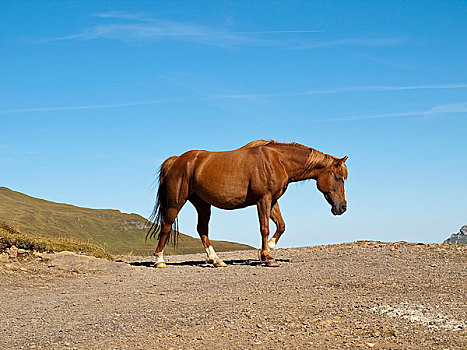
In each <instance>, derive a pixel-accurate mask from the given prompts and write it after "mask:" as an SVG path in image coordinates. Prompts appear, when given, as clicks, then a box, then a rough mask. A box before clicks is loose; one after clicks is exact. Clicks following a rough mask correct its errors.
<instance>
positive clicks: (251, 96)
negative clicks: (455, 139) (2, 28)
mask: <svg viewBox="0 0 467 350" xmlns="http://www.w3.org/2000/svg"><path fill="white" fill-rule="evenodd" d="M463 88H467V84H464V83H459V84H433V85H407V86H388V85H368V86H350V87H342V88H335V89H327V90H309V91H301V92H300V91H299V92H290V93H288V92H279V93H272V94H261V93H257V94H225V95H211V96H205V97H197V98H188V97H186V98H182V97H181V98H173V99H159V100H148V101H135V102H123V103H106V104H91V105H74V106H48V107H30V108H10V109H1V110H0V114H12V113H33V112H54V111H74V110H87V109H107V108H121V107H135V106H144V105H157V104H164V103H174V102H190V101H199V100H204V101H213V100H223V99H224V100H229V99H250V100H251V99H261V98H281V97H299V96H308V95H323V94H339V93H351V92H359V91H403V90H434V89H463ZM447 106H450V107H451V108H452V107H454V109H455V110H458V109H459V108H458V106H457V105H455V104H454V105H440V106H438V107H437V108H438V109H433V111H432V112H430V113H428V114H434V113H435V112H436V113H454V112H451V111H450V110H448V109H447ZM441 108H444V112H443V109H441ZM415 113H422V114H427V112H415ZM455 113H458V112H455ZM391 115H392V114H391ZM410 115H414V114H413V113H411V114H410ZM381 116H382V117H385V116H386V115H381ZM388 116H389V115H388ZM397 116H398V115H393V117H397ZM401 116H403V115H401ZM359 118H360V117H359ZM373 118H374V116H373ZM363 119H370V118H367V117H363ZM343 120H344V119H343ZM345 120H348V119H345ZM0 147H1V145H0Z"/></svg>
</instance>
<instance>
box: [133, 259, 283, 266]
mask: <svg viewBox="0 0 467 350" xmlns="http://www.w3.org/2000/svg"><path fill="white" fill-rule="evenodd" d="M276 261H277V262H286V263H288V262H290V259H276ZM224 262H225V263H226V264H227V265H229V266H230V265H246V266H259V265H261V264H262V263H261V261H259V260H253V259H231V260H224ZM165 263H166V265H167V266H196V267H202V268H214V266H213V265H212V264H208V263H207V262H206V261H204V260H188V261H177V262H170V261H166V262H165ZM128 264H129V265H131V266H142V267H149V268H155V265H156V262H155V261H134V262H130V263H128Z"/></svg>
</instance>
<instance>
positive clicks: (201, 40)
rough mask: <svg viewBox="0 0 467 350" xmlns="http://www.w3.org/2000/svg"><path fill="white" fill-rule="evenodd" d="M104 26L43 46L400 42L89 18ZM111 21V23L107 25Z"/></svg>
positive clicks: (141, 17) (137, 17)
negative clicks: (168, 42) (105, 42)
mask: <svg viewBox="0 0 467 350" xmlns="http://www.w3.org/2000/svg"><path fill="white" fill-rule="evenodd" d="M92 16H93V17H97V18H101V19H102V20H103V21H106V22H107V23H102V24H97V25H95V26H92V27H89V28H86V29H84V30H83V31H81V32H78V33H74V34H70V35H66V36H63V37H57V38H50V39H45V40H42V42H50V41H62V40H95V39H108V40H119V41H126V42H141V41H156V40H163V39H165V40H169V39H170V40H178V41H186V42H193V43H198V44H204V45H211V46H218V47H236V46H271V47H284V48H291V49H316V48H323V47H337V46H394V45H398V44H400V43H401V42H403V40H402V39H401V38H344V39H333V40H316V39H315V38H313V37H310V35H309V34H319V33H324V32H325V31H326V30H325V29H320V28H302V29H291V28H279V29H265V30H256V31H240V30H227V29H225V28H223V27H210V26H206V25H200V24H194V23H184V22H177V21H167V20H160V19H155V18H152V17H150V16H149V15H147V14H135V13H127V12H123V11H111V12H107V13H99V14H94V15H92ZM109 21H110V23H109Z"/></svg>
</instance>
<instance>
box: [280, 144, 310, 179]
mask: <svg viewBox="0 0 467 350" xmlns="http://www.w3.org/2000/svg"><path fill="white" fill-rule="evenodd" d="M277 150H278V152H279V153H280V155H281V160H282V164H283V166H284V168H285V171H286V172H287V175H288V176H289V182H296V181H302V180H307V179H310V178H312V176H311V174H309V171H307V169H305V165H306V162H307V160H308V156H309V155H310V149H309V148H306V147H303V148H302V147H293V146H288V145H287V146H280V147H278V148H277Z"/></svg>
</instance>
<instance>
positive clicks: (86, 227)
mask: <svg viewBox="0 0 467 350" xmlns="http://www.w3.org/2000/svg"><path fill="white" fill-rule="evenodd" d="M0 221H3V222H6V223H7V224H9V225H12V226H15V227H17V228H19V229H20V230H21V231H22V232H25V233H28V234H31V235H35V236H41V237H61V238H72V239H75V240H79V241H82V242H89V243H93V244H98V245H102V246H104V247H105V248H106V250H107V251H108V252H110V253H111V254H114V255H118V254H129V253H132V254H133V255H152V253H153V252H154V248H155V243H156V241H155V240H154V239H152V240H149V239H148V241H147V242H145V236H146V229H145V223H146V219H145V218H143V217H142V216H140V215H137V214H126V213H121V212H120V211H118V210H112V209H89V208H81V207H76V206H74V205H70V204H63V203H54V202H50V201H46V200H43V199H38V198H34V197H30V196H27V195H25V194H23V193H20V192H16V191H12V190H10V189H8V188H6V187H0ZM212 243H213V246H214V248H215V249H216V250H217V251H231V250H241V249H252V247H250V246H248V245H245V244H238V243H232V242H226V241H212ZM164 252H165V253H166V254H189V253H201V252H204V249H203V246H202V245H201V242H200V240H199V239H198V238H193V237H191V236H187V235H184V234H180V240H179V242H178V246H177V247H176V248H174V247H173V246H172V245H171V244H168V245H167V246H166V249H165V251H164Z"/></svg>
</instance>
